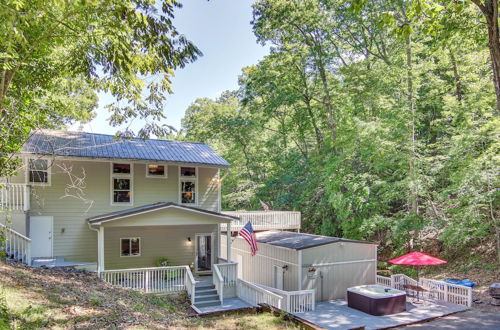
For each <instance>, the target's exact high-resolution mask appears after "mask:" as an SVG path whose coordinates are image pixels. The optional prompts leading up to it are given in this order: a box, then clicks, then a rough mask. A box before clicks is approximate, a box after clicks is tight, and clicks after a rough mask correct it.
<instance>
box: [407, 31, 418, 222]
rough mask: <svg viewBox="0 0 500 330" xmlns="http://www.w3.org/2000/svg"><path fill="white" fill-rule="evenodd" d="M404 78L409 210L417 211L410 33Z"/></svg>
mask: <svg viewBox="0 0 500 330" xmlns="http://www.w3.org/2000/svg"><path fill="white" fill-rule="evenodd" d="M406 80H407V89H408V90H407V103H408V110H409V112H410V125H409V126H410V127H409V137H410V145H411V152H410V179H411V187H410V191H411V192H410V203H409V204H410V205H409V206H410V211H411V212H413V213H418V189H417V182H416V181H417V180H416V170H415V158H416V146H415V106H414V104H413V63H412V53H411V39H410V34H408V36H407V37H406Z"/></svg>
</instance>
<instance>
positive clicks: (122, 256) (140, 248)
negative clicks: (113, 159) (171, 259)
mask: <svg viewBox="0 0 500 330" xmlns="http://www.w3.org/2000/svg"><path fill="white" fill-rule="evenodd" d="M120 164H121V163H120ZM124 239H128V240H130V241H129V249H130V254H129V255H128V256H124V255H122V240H124ZM133 239H138V240H139V254H135V255H132V246H131V244H132V241H131V240H133ZM119 253H120V258H131V257H140V256H141V254H142V239H141V237H120V251H119Z"/></svg>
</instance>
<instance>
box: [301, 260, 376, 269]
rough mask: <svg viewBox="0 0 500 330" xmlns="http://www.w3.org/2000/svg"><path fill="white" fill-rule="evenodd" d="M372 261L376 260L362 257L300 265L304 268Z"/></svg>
mask: <svg viewBox="0 0 500 330" xmlns="http://www.w3.org/2000/svg"><path fill="white" fill-rule="evenodd" d="M374 261H377V259H362V260H350V261H338V262H326V263H323V264H309V265H302V267H303V268H306V267H328V266H335V265H345V264H358V263H363V262H374Z"/></svg>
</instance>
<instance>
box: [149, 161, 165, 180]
mask: <svg viewBox="0 0 500 330" xmlns="http://www.w3.org/2000/svg"><path fill="white" fill-rule="evenodd" d="M146 178H167V166H166V165H158V164H147V165H146Z"/></svg>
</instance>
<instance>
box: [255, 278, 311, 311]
mask: <svg viewBox="0 0 500 330" xmlns="http://www.w3.org/2000/svg"><path fill="white" fill-rule="evenodd" d="M257 285H258V286H260V287H261V288H263V289H266V290H268V291H271V292H274V293H276V294H277V295H280V296H282V297H284V298H285V299H284V301H283V302H284V304H283V305H282V309H283V310H284V311H286V312H288V313H304V312H310V311H314V310H315V309H316V299H315V294H316V292H315V290H298V291H285V290H280V289H276V288H272V287H269V286H265V285H261V284H257Z"/></svg>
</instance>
